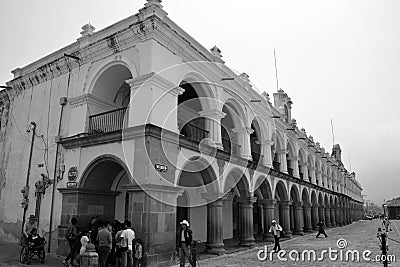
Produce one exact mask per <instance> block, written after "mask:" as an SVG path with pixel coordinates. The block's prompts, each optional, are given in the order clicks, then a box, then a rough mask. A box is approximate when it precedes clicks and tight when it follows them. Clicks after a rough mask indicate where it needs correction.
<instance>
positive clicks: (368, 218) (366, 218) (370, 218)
mask: <svg viewBox="0 0 400 267" xmlns="http://www.w3.org/2000/svg"><path fill="white" fill-rule="evenodd" d="M372 219H373V217H372V216H370V215H365V216H364V220H372Z"/></svg>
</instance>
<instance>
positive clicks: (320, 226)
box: [316, 220, 328, 238]
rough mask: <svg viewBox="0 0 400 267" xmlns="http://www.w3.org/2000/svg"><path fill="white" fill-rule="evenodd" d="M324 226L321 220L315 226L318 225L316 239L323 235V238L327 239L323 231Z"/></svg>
mask: <svg viewBox="0 0 400 267" xmlns="http://www.w3.org/2000/svg"><path fill="white" fill-rule="evenodd" d="M324 224H325V223H324V221H323V220H322V221H320V222H319V223H318V224H317V225H318V234H317V236H316V238H318V237H319V235H320V234H323V235H324V236H325V238H327V237H328V235H327V234H326V232H325V229H324Z"/></svg>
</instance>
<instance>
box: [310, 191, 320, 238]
mask: <svg viewBox="0 0 400 267" xmlns="http://www.w3.org/2000/svg"><path fill="white" fill-rule="evenodd" d="M311 205H312V206H311V224H312V229H313V230H314V231H316V230H318V222H319V221H320V218H319V214H318V206H319V205H318V200H317V194H316V193H315V191H314V190H313V191H312V192H311Z"/></svg>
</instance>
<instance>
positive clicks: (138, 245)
mask: <svg viewBox="0 0 400 267" xmlns="http://www.w3.org/2000/svg"><path fill="white" fill-rule="evenodd" d="M134 264H135V265H134V266H137V267H141V266H144V265H143V264H144V257H143V241H142V240H141V239H136V241H135V257H134Z"/></svg>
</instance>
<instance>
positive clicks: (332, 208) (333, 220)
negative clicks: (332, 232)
mask: <svg viewBox="0 0 400 267" xmlns="http://www.w3.org/2000/svg"><path fill="white" fill-rule="evenodd" d="M329 206H330V213H331V214H330V215H331V216H330V219H331V226H332V227H335V226H336V213H335V210H336V207H335V203H334V201H333V197H332V195H331V196H330V197H329Z"/></svg>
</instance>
